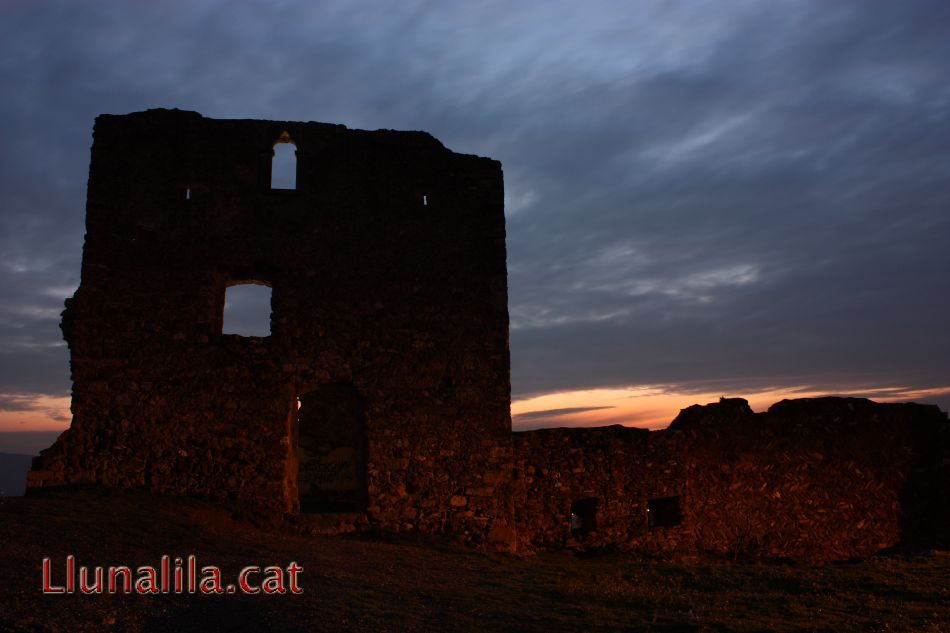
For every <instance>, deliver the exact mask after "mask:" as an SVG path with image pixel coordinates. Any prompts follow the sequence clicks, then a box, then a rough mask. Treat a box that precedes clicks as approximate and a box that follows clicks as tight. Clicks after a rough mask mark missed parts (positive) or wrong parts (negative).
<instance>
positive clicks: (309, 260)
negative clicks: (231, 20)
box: [30, 110, 511, 541]
mask: <svg viewBox="0 0 950 633" xmlns="http://www.w3.org/2000/svg"><path fill="white" fill-rule="evenodd" d="M287 140H292V141H293V143H294V144H295V146H296V150H297V188H296V189H294V190H276V189H272V188H271V187H270V169H271V158H272V156H273V147H274V144H275V142H279V141H287ZM503 207H504V192H503V184H502V172H501V166H500V164H499V163H498V162H497V161H493V160H490V159H487V158H480V157H476V156H468V155H461V154H456V153H453V152H451V151H449V150H447V149H446V148H445V147H443V146H442V145H441V144H440V143H439V142H438V141H437V140H436V139H434V138H432V137H431V136H430V135H428V134H425V133H422V132H394V131H386V130H383V131H377V132H365V131H359V130H348V129H346V128H344V127H343V126H339V125H328V124H322V123H300V122H289V121H284V122H277V121H244V120H213V119H207V118H204V117H202V116H201V115H199V114H197V113H194V112H182V111H177V110H150V111H148V112H141V113H135V114H130V115H125V116H109V115H103V116H100V117H99V118H98V119H97V121H96V125H95V132H94V143H93V147H92V162H91V168H90V176H89V187H88V200H87V210H86V227H87V232H86V242H85V248H84V252H83V265H82V280H81V284H80V286H79V289H78V290H77V292H76V294H75V296H74V297H73V298H72V299H70V300H68V301H67V308H66V311H65V312H64V313H63V324H62V327H63V332H64V335H65V338H66V341H67V343H68V344H69V349H70V353H71V369H72V379H73V402H72V411H73V423H72V426H71V428H70V429H69V430H68V431H67V432H66V433H64V434H63V436H62V437H61V438H60V439H59V440H58V441H57V443H56V444H55V445H54V446H53V447H52V448H51V449H49V450H47V451H45V452H44V453H43V455H42V456H41V458H40V459H38V460H37V464H36V466H35V467H34V471H33V472H32V473H31V475H30V487H31V488H32V489H34V490H35V489H37V488H40V487H44V486H51V485H70V484H86V483H96V484H102V485H107V486H122V487H144V488H149V489H152V490H155V491H159V492H167V493H173V494H195V495H201V496H207V497H210V498H214V499H219V500H221V501H223V502H227V503H232V504H235V505H240V506H243V507H247V508H250V509H252V510H253V511H255V512H258V513H260V514H265V515H270V516H273V517H279V516H281V515H282V514H284V513H290V514H292V515H295V514H297V513H298V510H299V506H300V492H299V490H300V486H299V485H298V484H300V483H301V482H300V481H298V477H299V476H301V474H303V476H305V477H313V478H315V479H314V480H313V481H309V482H305V483H307V485H308V486H310V489H312V488H313V487H314V486H315V487H317V488H320V486H324V488H325V490H323V492H325V493H326V492H327V490H330V489H332V487H333V486H332V485H330V484H326V482H321V481H319V478H320V477H324V476H327V477H331V478H332V477H334V476H337V475H338V474H339V473H337V475H334V474H333V473H332V472H331V473H329V475H328V474H327V473H328V469H332V468H336V467H337V466H338V465H339V464H337V465H336V466H335V465H334V463H333V462H332V459H331V458H329V457H327V455H330V454H333V455H335V456H337V457H338V456H339V455H341V454H350V455H351V457H352V456H355V457H352V459H357V460H358V461H359V463H358V464H356V467H357V468H359V469H361V471H362V472H360V473H359V477H357V478H358V479H360V481H359V482H358V483H359V485H360V486H361V487H365V489H364V490H362V491H361V494H353V495H350V501H351V502H352V503H351V507H348V508H347V512H345V514H346V516H343V517H336V518H335V519H334V520H333V521H332V523H333V524H334V527H333V529H352V528H353V527H354V526H355V525H357V524H363V525H372V526H376V527H379V528H381V529H388V530H403V529H422V530H427V531H437V532H443V531H444V532H452V533H456V534H461V535H462V536H463V537H464V538H466V539H468V540H472V541H479V540H482V539H485V538H488V536H489V535H490V534H491V533H492V529H494V530H495V533H496V534H497V533H498V530H499V529H504V528H507V527H508V526H509V524H510V520H509V515H510V507H509V506H510V504H509V503H508V502H506V501H504V499H506V497H510V495H506V494H504V487H505V484H504V483H501V482H499V483H498V484H496V485H494V486H493V487H492V488H491V490H490V491H489V488H488V487H487V484H486V483H485V481H484V479H483V476H482V473H483V472H484V471H485V470H486V469H491V470H494V471H497V472H505V471H506V469H508V472H510V433H511V422H510V416H509V408H508V405H509V394H510V383H509V359H508V314H507V286H506V267H505V225H504V208H503ZM241 281H254V282H256V283H259V284H264V285H268V286H270V287H271V288H272V299H271V303H272V315H271V335H270V336H264V337H244V336H237V335H227V334H222V313H223V307H224V297H225V292H226V288H227V287H228V286H229V285H231V284H233V283H236V282H241ZM328 386H329V387H328ZM333 386H336V387H333ZM334 388H339V389H343V390H346V392H347V393H351V394H353V395H352V398H351V400H352V402H353V405H352V407H351V411H350V412H349V413H347V412H344V413H343V415H349V416H351V417H353V419H356V418H358V419H359V423H360V425H361V428H362V431H361V434H362V437H356V436H354V434H353V433H349V434H343V435H342V436H340V437H346V438H349V439H347V440H346V441H349V442H351V443H352V442H356V443H358V444H359V445H360V446H359V447H357V449H358V450H355V449H354V451H353V452H351V453H346V451H348V450H350V449H351V448H354V447H347V446H343V447H333V446H331V447H329V450H323V449H321V448H319V447H317V448H314V447H313V446H311V447H310V449H309V450H310V451H311V454H310V456H309V457H307V458H306V459H305V460H304V462H303V469H302V470H300V468H301V461H300V460H301V449H300V446H299V441H300V436H301V429H300V428H299V426H300V420H299V418H298V398H299V399H300V402H307V401H308V396H311V394H317V395H312V397H309V401H313V402H315V400H318V399H319V394H321V393H332V392H333V389H334ZM327 389H329V391H327ZM353 409H358V411H357V412H356V413H353V412H352V410H353ZM312 410H313V411H320V412H322V413H321V414H323V415H334V413H333V407H332V406H330V407H325V406H324V407H322V408H321V405H320V403H318V402H315V404H313V407H312ZM354 416H355V417H354ZM340 423H346V422H345V421H344V422H340ZM304 434H305V436H306V432H305V433H304ZM357 435H359V434H357ZM306 437H309V436H306ZM327 441H332V440H331V439H328V440H327ZM341 441H342V440H341ZM310 444H311V445H312V444H313V442H310ZM324 448H326V447H324ZM335 448H340V450H339V451H336V452H334V449H335ZM321 451H323V452H321ZM341 451H342V453H341ZM304 452H306V451H304ZM314 454H316V455H318V457H316V458H313V455H314ZM335 458H336V457H334V458H333V459H335ZM307 459H309V461H307ZM314 459H316V460H318V461H319V460H323V462H321V463H316V462H315V461H314ZM339 468H343V469H344V471H346V472H349V471H347V470H346V469H350V470H352V468H353V464H349V465H346V466H339ZM340 472H343V471H340ZM509 479H510V477H509ZM311 484H312V485H311ZM324 484H326V485H324ZM495 493H498V494H495ZM329 501H332V499H330V500H329ZM299 521H300V522H301V523H302V524H303V525H304V527H307V525H309V524H308V521H307V517H306V516H301V517H300V518H299ZM311 523H312V527H313V529H322V528H324V527H325V523H326V521H323V520H321V519H319V518H315V519H314V520H313V521H312V522H311Z"/></svg>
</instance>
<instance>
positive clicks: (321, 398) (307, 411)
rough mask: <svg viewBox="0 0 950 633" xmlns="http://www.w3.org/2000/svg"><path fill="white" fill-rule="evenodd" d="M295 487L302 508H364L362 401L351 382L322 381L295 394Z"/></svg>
mask: <svg viewBox="0 0 950 633" xmlns="http://www.w3.org/2000/svg"><path fill="white" fill-rule="evenodd" d="M298 400H299V403H300V406H299V408H298V410H297V421H298V424H297V432H298V438H297V440H298V441H297V458H298V466H297V489H298V490H299V493H300V511H301V512H306V513H339V512H362V511H363V510H365V509H366V501H367V493H366V452H367V447H366V422H365V414H364V405H363V401H362V399H361V398H360V397H359V394H358V393H357V391H356V389H355V388H354V387H353V385H351V384H349V383H331V384H326V385H321V386H320V387H318V388H316V389H315V390H313V391H310V392H308V393H305V394H303V395H301V396H300V397H299V399H298Z"/></svg>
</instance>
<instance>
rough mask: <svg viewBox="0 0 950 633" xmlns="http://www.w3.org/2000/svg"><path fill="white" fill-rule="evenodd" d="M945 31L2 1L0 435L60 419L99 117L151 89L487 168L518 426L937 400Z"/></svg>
mask: <svg viewBox="0 0 950 633" xmlns="http://www.w3.org/2000/svg"><path fill="white" fill-rule="evenodd" d="M948 33H950V3H948V2H946V1H945V0H933V1H930V2H915V1H912V0H888V1H879V2H875V1H871V0H867V1H863V0H862V1H858V0H855V1H847V0H838V1H835V2H830V1H828V0H815V1H806V0H784V1H782V0H761V1H753V0H717V1H702V0H692V1H688V2H687V1H682V2H678V1H676V0H657V1H650V0H637V1H635V2H620V1H615V2H596V1H590V0H585V1H583V2H581V1H577V2H557V1H545V2H542V1H540V0H537V1H531V2H527V1H526V2H516V1H512V0H504V1H498V2H493V1H477V0H468V1H464V2H463V1H450V0H446V1H441V2H423V1H412V0H400V1H399V2H388V1H387V2H383V1H380V2H358V1H352V0H347V1H345V2H344V1H341V2H317V1H313V2H309V1H308V2H275V1H273V0H269V1H267V2H263V1H262V2H225V1H223V0H210V1H203V0H189V1H185V0H153V1H148V2H145V1H142V2H128V1H125V0H122V1H120V0H115V1H110V2H106V1H97V0H87V1H84V2H48V1H45V0H0V94H2V95H3V96H2V97H0V125H2V126H3V142H2V143H0V431H38V430H52V429H62V428H65V426H66V425H67V424H68V421H69V415H68V402H69V400H68V394H69V388H70V383H69V372H68V355H67V350H66V348H65V346H64V344H63V343H62V340H61V333H60V331H59V328H58V321H59V312H60V311H61V310H62V303H63V300H64V299H65V298H66V297H67V296H69V295H71V294H72V292H73V291H74V290H75V287H76V285H77V284H78V281H79V279H78V273H79V263H80V256H81V249H82V238H83V208H84V197H85V184H86V176H87V170H88V162H89V146H90V144H91V130H92V123H93V120H94V118H95V116H96V115H97V114H100V113H127V112H132V111H138V110H144V109H147V108H151V107H177V108H182V109H189V110H197V111H199V112H201V113H202V114H204V115H205V116H209V117H215V118H267V119H281V120H316V121H326V122H333V123H343V124H345V125H347V126H349V127H353V128H364V129H377V128H395V129H406V130H426V131H429V132H431V133H432V134H433V135H435V136H436V137H437V138H439V139H440V140H441V141H442V142H443V143H444V144H445V145H446V146H448V147H449V148H451V149H453V150H455V151H459V152H465V153H475V154H481V155H485V156H491V157H493V158H496V159H498V160H500V161H502V164H503V167H504V172H505V186H506V192H507V193H506V199H507V202H506V213H507V218H508V271H509V289H510V290H509V293H510V314H511V328H512V329H511V354H512V389H513V396H514V403H513V406H512V411H513V413H514V414H515V418H514V420H515V426H516V428H529V427H535V426H540V425H558V424H602V423H614V422H625V423H628V424H637V425H652V426H656V425H662V424H665V423H666V422H668V421H669V420H670V419H671V418H672V417H673V416H674V415H675V414H676V412H677V410H678V409H679V408H681V407H682V406H686V405H688V404H690V403H692V402H705V401H708V400H709V399H715V398H718V397H719V396H720V395H743V396H747V397H749V399H750V400H751V401H752V402H753V405H754V406H756V407H757V408H762V407H765V406H768V405H769V404H771V403H772V402H774V401H776V400H778V399H781V398H782V397H787V396H793V395H796V394H798V395H801V394H805V395H811V394H854V395H867V396H871V397H875V398H878V399H882V400H905V399H910V400H917V401H921V402H932V403H938V404H941V406H942V407H943V408H944V409H947V408H950V334H948V331H947V322H948V320H950V319H948V317H950V293H948V290H950V37H948ZM2 448H3V446H2V444H0V450H2Z"/></svg>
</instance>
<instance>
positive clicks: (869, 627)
mask: <svg viewBox="0 0 950 633" xmlns="http://www.w3.org/2000/svg"><path fill="white" fill-rule="evenodd" d="M387 541H388V542H382V541H380V540H370V539H364V538H356V539H354V538H331V537H301V536H297V535H289V534H273V533H271V534H268V533H264V532H261V531H259V530H257V529H255V528H253V527H251V526H249V525H246V524H244V523H241V522H238V521H235V520H232V519H231V518H230V517H229V516H228V515H227V514H226V513H225V512H223V511H221V510H219V509H217V508H215V507H213V506H210V505H207V504H204V503H201V502H198V501H194V500H175V499H168V498H160V497H151V496H148V495H142V494H129V493H103V492H95V491H86V492H82V493H71V494H52V495H48V496H43V497H37V498H27V499H7V500H3V501H2V502H0V551H2V552H3V562H4V568H3V572H2V575H0V578H2V585H0V630H13V631H99V630H105V631H142V632H150V631H193V630H194V631H197V630H202V631H206V630H215V631H442V630H446V631H453V632H456V631H457V632H463V631H545V632H548V631H835V632H836V633H840V632H842V631H915V632H916V631H923V632H930V633H934V632H942V631H946V632H948V633H950V557H944V556H923V555H922V556H916V557H912V558H901V557H882V558H875V559H871V560H867V561H857V562H848V563H841V564H833V565H805V564H792V563H777V562H769V563H755V562H732V561H726V560H719V559H697V560H693V561H687V562H668V561H651V560H646V559H639V558H631V557H629V556H623V555H618V554H611V555H603V556H594V557H576V556H572V555H568V554H562V553H547V554H540V555H537V556H528V557H508V556H499V555H489V554H485V553H481V552H478V551H474V550H472V549H469V548H465V547H461V546H458V545H456V544H454V543H452V542H450V541H447V540H444V539H421V538H413V539H387ZM68 553H72V554H75V555H76V556H77V558H78V560H79V562H80V564H87V565H97V564H98V565H109V564H119V563H121V564H130V565H135V564H151V565H157V564H158V559H159V557H160V556H161V555H162V554H170V555H181V556H184V555H187V554H196V555H197V556H198V558H199V561H200V564H216V565H219V566H221V567H222V569H223V571H224V572H225V574H232V575H234V576H235V577H236V575H237V572H238V570H239V569H240V568H241V567H243V566H244V565H248V564H262V565H266V564H280V565H286V564H287V563H288V562H289V561H291V560H296V561H297V562H298V563H300V564H301V565H302V566H303V568H304V572H303V574H302V576H301V581H302V582H301V584H302V586H303V588H304V593H303V594H301V595H283V596H261V595H257V596H247V595H225V596H215V597H208V596H189V595H159V596H148V597H143V596H138V595H129V596H126V595H112V596H109V595H105V596H81V595H75V596H46V595H43V594H42V593H41V592H40V590H39V589H40V575H41V567H40V561H41V559H42V557H43V556H50V557H52V558H53V560H54V561H60V565H62V561H63V560H64V559H65V556H66V554H68ZM59 573H60V574H61V573H62V571H61V568H60V570H59Z"/></svg>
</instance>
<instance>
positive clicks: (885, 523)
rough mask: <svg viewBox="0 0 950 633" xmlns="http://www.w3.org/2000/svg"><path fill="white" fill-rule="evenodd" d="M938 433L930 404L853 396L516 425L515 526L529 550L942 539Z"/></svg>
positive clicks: (942, 449) (712, 548) (760, 550)
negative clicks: (641, 417)
mask: <svg viewBox="0 0 950 633" xmlns="http://www.w3.org/2000/svg"><path fill="white" fill-rule="evenodd" d="M948 438H950V425H948V422H947V416H946V414H945V413H943V412H941V411H940V410H939V409H937V408H936V407H932V406H924V405H915V404H878V403H874V402H871V401H868V400H862V399H853V398H819V399H802V400H793V401H783V402H780V403H778V404H776V405H774V406H773V407H771V408H770V409H769V411H768V412H766V413H759V414H756V413H753V412H752V410H751V409H750V408H749V406H748V403H747V402H746V401H745V400H741V399H730V400H722V401H721V402H719V403H716V404H710V405H706V406H698V405H697V406H693V407H690V408H688V409H685V410H684V411H682V412H681V413H680V415H679V416H678V417H677V419H676V420H675V421H674V422H673V424H672V425H671V426H670V428H669V429H667V430H664V431H657V432H648V431H639V430H636V429H627V428H623V427H607V428H599V429H551V430H542V431H531V432H525V433H517V434H515V437H514V444H515V455H516V472H518V473H519V476H520V481H521V486H520V488H519V495H520V498H519V499H518V500H517V501H516V503H515V507H516V508H518V509H519V510H518V514H517V521H518V527H519V534H520V537H521V539H522V543H523V544H524V545H528V546H530V545H534V546H541V547H563V546H584V547H594V548H597V547H618V548H621V549H630V550H637V551H642V552H653V553H675V552H696V551H707V552H715V553H719V554H725V555H730V556H764V557H793V558H799V559H809V560H840V559H846V558H850V557H855V556H867V555H870V554H874V553H875V552H878V551H880V550H883V549H887V548H891V547H895V546H898V545H906V546H908V547H918V548H919V547H947V546H950V533H948V526H950V517H948V510H947V507H946V506H947V504H946V502H945V499H947V498H948V495H950V450H948V447H950V442H948ZM592 507H593V508H594V509H593V511H592V510H591V508H592ZM572 509H573V510H574V515H575V516H574V517H573V519H572V516H571V515H572Z"/></svg>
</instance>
